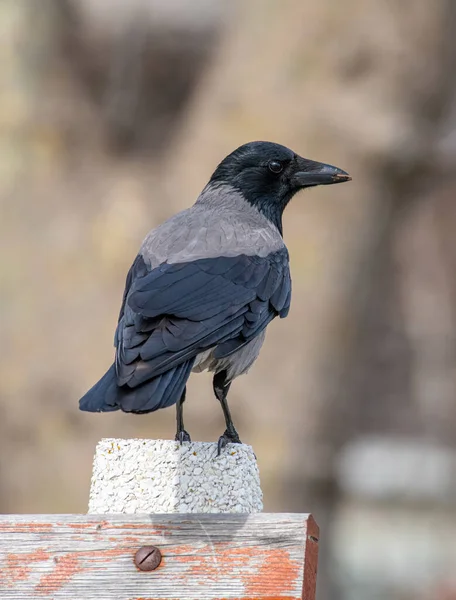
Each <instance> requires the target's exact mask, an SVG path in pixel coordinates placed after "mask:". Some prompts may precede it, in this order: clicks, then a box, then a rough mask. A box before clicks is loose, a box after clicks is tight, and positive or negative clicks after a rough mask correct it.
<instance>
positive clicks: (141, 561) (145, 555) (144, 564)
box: [135, 546, 162, 571]
mask: <svg viewBox="0 0 456 600" xmlns="http://www.w3.org/2000/svg"><path fill="white" fill-rule="evenodd" d="M161 559H162V555H161V552H160V550H159V549H158V548H157V547H156V546H142V548H140V549H139V550H138V551H137V552H136V554H135V565H136V566H137V567H138V569H139V570H140V571H153V570H154V569H156V568H157V567H158V565H159V564H160V563H161Z"/></svg>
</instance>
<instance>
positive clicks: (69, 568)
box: [35, 553, 83, 596]
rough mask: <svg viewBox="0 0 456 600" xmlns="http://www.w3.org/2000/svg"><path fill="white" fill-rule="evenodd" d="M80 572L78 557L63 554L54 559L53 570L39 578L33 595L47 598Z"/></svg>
mask: <svg viewBox="0 0 456 600" xmlns="http://www.w3.org/2000/svg"><path fill="white" fill-rule="evenodd" d="M82 570H83V568H82V567H81V565H80V564H79V559H78V556H77V555H76V554H75V553H73V554H65V555H64V556H61V557H59V558H58V559H56V563H55V568H54V570H53V571H52V572H51V573H48V574H46V575H43V576H42V577H41V579H40V582H39V583H38V585H37V586H36V588H35V593H36V594H40V595H43V596H48V595H50V594H53V593H55V592H58V591H59V590H60V589H62V587H63V586H64V585H65V583H67V582H68V581H70V579H71V578H72V577H73V576H74V575H75V574H76V573H80V572H81V571H82Z"/></svg>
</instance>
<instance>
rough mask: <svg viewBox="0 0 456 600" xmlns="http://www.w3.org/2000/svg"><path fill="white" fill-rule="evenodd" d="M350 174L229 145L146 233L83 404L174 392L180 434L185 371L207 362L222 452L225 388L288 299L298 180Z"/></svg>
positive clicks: (154, 399)
mask: <svg viewBox="0 0 456 600" xmlns="http://www.w3.org/2000/svg"><path fill="white" fill-rule="evenodd" d="M348 180H350V176H349V175H348V174H347V173H345V171H342V170H341V169H338V168H336V167H333V166H331V165H327V164H323V163H319V162H315V161H312V160H308V159H305V158H302V157H301V156H298V155H297V154H296V153H295V152H293V151H292V150H289V149H288V148H286V147H284V146H281V145H279V144H274V143H271V142H251V143H248V144H245V145H243V146H241V147H239V148H238V149H237V150H235V151H234V152H232V153H231V154H230V155H229V156H227V157H226V158H225V159H224V160H223V161H222V162H221V163H220V164H219V165H218V167H217V168H216V170H215V172H214V173H213V175H212V177H211V179H210V181H209V183H208V184H207V185H206V187H205V188H204V189H203V191H202V192H201V194H200V196H199V197H198V199H197V200H196V203H195V204H194V205H193V206H192V207H191V208H189V209H187V210H184V211H183V212H181V213H179V214H177V215H175V216H173V217H171V218H170V219H169V220H168V221H166V222H165V223H163V224H162V225H160V226H159V227H157V228H156V229H153V230H152V231H151V232H150V233H149V234H148V235H147V236H146V238H145V239H144V241H143V243H142V246H141V249H140V251H139V254H138V255H137V257H136V259H135V261H134V262H133V265H132V266H131V268H130V271H129V272H128V275H127V279H126V285H125V291H124V295H123V301H122V306H121V309H120V314H119V319H118V324H117V329H116V333H115V338H114V345H115V348H116V353H115V362H114V364H113V365H112V366H111V368H110V369H109V370H108V371H107V373H106V374H105V375H104V376H103V377H102V378H101V379H100V381H98V383H96V384H95V385H94V386H93V387H92V388H91V389H90V390H89V391H88V392H87V393H86V394H85V396H84V397H83V398H82V399H81V400H80V402H79V407H80V409H81V410H85V411H91V412H107V411H113V410H119V409H120V410H123V411H125V412H132V413H137V414H142V413H149V412H153V411H155V410H158V409H159V408H166V407H167V406H171V405H173V404H176V405H177V433H176V440H179V441H180V442H181V443H182V442H183V441H190V436H189V434H188V433H187V432H186V431H185V428H184V422H183V411H182V405H183V403H184V400H185V389H186V383H187V379H188V378H189V376H190V373H191V372H192V371H194V372H201V371H204V370H208V371H211V372H213V373H214V378H213V389H214V393H215V396H216V398H217V400H219V402H220V404H221V407H222V410H223V414H224V417H225V422H226V431H225V433H224V434H223V435H222V436H221V437H220V439H219V442H218V452H219V453H220V451H221V449H222V448H223V447H224V446H225V445H226V444H227V443H228V442H234V443H240V439H239V436H238V434H237V432H236V429H235V428H234V425H233V422H232V419H231V415H230V411H229V408H228V404H227V394H228V390H229V388H230V385H231V382H232V381H233V380H234V379H235V378H236V377H238V376H239V375H242V374H243V373H246V372H247V371H248V369H249V368H250V367H251V366H252V364H253V363H254V361H255V360H256V358H257V356H258V354H259V352H260V349H261V346H262V344H263V341H264V336H265V332H266V327H267V325H268V324H269V323H270V322H271V321H272V319H274V318H275V317H277V316H279V317H282V318H283V317H286V316H287V314H288V310H289V308H290V299H291V278H290V269H289V260H288V251H287V248H286V246H285V244H284V241H283V238H282V214H283V211H284V209H285V207H286V206H287V204H288V203H289V201H290V200H291V198H292V197H293V196H294V194H295V193H296V192H298V191H299V190H301V189H304V188H308V187H313V186H316V185H328V184H332V183H340V182H343V181H348Z"/></svg>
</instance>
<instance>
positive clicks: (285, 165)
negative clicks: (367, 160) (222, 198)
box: [210, 142, 351, 231]
mask: <svg viewBox="0 0 456 600" xmlns="http://www.w3.org/2000/svg"><path fill="white" fill-rule="evenodd" d="M350 179H351V178H350V176H349V175H348V174H347V173H345V171H342V169H338V168H337V167H333V166H331V165H326V164H324V163H319V162H315V161H313V160H308V159H306V158H302V157H301V156H299V155H298V154H296V153H294V152H293V151H292V150H290V149H289V148H286V147H285V146H281V145H280V144H273V143H272V142H250V143H248V144H244V145H243V146H240V147H239V148H238V149H237V150H235V151H234V152H232V153H231V154H229V155H228V156H227V157H226V158H225V159H224V160H223V161H222V162H221V163H220V164H219V166H218V167H217V169H216V170H215V172H214V174H213V175H212V177H211V180H210V183H211V184H215V185H219V184H228V185H231V186H233V187H234V188H236V189H237V190H239V191H240V192H242V194H243V195H244V198H245V199H246V200H247V201H248V202H250V204H252V205H254V206H256V207H257V208H258V209H259V210H260V211H261V212H262V213H263V214H264V215H265V216H266V217H267V218H268V219H269V220H270V221H272V222H273V223H275V224H276V225H277V227H278V228H279V230H280V231H282V213H283V211H284V209H285V207H286V205H287V204H288V202H289V201H290V200H291V198H292V197H293V196H294V194H296V192H298V191H299V190H301V189H303V188H307V187H312V186H315V185H328V184H331V183H341V182H343V181H349V180H350Z"/></svg>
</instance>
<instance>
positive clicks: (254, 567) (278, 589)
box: [169, 542, 302, 600]
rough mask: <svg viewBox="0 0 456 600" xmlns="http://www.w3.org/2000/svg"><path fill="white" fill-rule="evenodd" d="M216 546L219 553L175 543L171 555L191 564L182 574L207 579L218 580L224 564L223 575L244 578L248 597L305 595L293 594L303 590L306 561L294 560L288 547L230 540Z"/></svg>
mask: <svg viewBox="0 0 456 600" xmlns="http://www.w3.org/2000/svg"><path fill="white" fill-rule="evenodd" d="M214 546H215V548H214V549H215V554H214V552H213V549H212V548H210V547H209V546H206V547H205V548H204V554H203V550H200V551H196V550H195V547H194V546H191V545H183V546H176V547H173V548H172V554H170V555H169V558H170V559H172V557H173V556H175V557H176V559H178V560H179V562H181V563H183V564H186V565H188V569H186V570H185V573H182V575H180V576H179V578H180V579H186V578H187V577H189V576H191V577H194V578H195V579H196V578H198V579H201V580H204V581H208V580H209V581H217V580H219V579H220V574H221V568H222V566H223V577H227V578H237V579H240V580H241V581H242V583H243V585H244V589H245V594H246V598H250V599H251V598H256V597H261V598H270V599H271V600H272V598H282V600H284V599H286V598H292V599H293V600H296V599H297V598H301V596H300V594H299V596H292V595H291V596H290V594H293V592H294V590H297V589H298V590H299V582H298V578H299V577H300V574H301V573H302V564H301V563H299V562H298V561H295V560H291V559H290V553H289V552H288V551H287V550H282V549H259V548H256V547H247V548H232V547H230V545H229V544H228V543H226V542H224V543H216V544H215V545H214ZM176 577H178V575H177V574H176Z"/></svg>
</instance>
